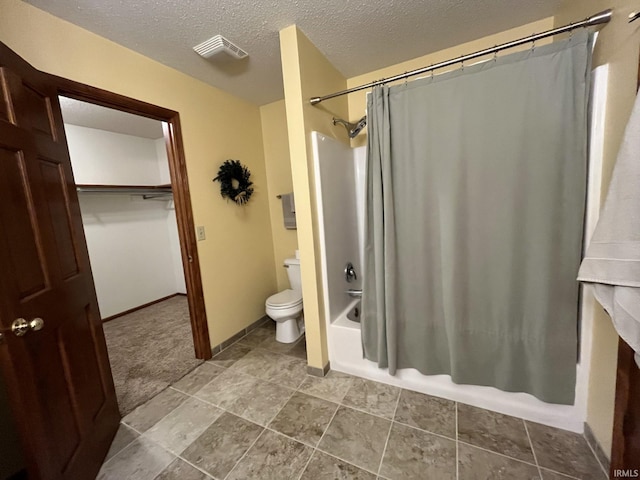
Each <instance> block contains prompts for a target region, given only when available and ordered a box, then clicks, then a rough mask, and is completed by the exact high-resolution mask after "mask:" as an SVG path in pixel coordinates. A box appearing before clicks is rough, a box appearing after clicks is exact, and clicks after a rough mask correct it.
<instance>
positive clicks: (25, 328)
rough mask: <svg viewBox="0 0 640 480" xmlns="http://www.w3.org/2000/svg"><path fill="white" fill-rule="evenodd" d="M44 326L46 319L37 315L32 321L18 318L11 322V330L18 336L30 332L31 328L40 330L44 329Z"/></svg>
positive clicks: (35, 330)
mask: <svg viewBox="0 0 640 480" xmlns="http://www.w3.org/2000/svg"><path fill="white" fill-rule="evenodd" d="M43 327H44V320H42V319H41V318H40V317H36V318H34V319H33V320H31V321H30V322H27V321H26V320H25V319H24V318H17V319H16V320H14V321H13V323H12V324H11V331H12V332H13V333H15V334H16V335H17V336H18V337H22V336H24V335H26V334H27V333H29V330H33V331H34V332H37V331H38V330H42V328H43Z"/></svg>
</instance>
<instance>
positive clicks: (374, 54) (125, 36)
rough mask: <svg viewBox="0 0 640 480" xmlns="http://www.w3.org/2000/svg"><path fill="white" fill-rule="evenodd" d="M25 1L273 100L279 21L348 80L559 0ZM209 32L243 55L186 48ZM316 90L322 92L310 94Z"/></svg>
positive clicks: (539, 14)
mask: <svg viewBox="0 0 640 480" xmlns="http://www.w3.org/2000/svg"><path fill="white" fill-rule="evenodd" d="M26 1H27V3H30V4H32V5H34V6H36V7H38V8H41V9H43V10H46V11H48V12H50V13H52V14H53V15H55V16H58V17H60V18H63V19H65V20H68V21H70V22H71V23H74V24H76V25H79V26H81V27H83V28H86V29H87V30H90V31H92V32H95V33H97V34H98V35H101V36H104V37H106V38H109V39H111V40H113V41H114V42H117V43H120V44H122V45H124V46H126V47H128V48H131V49H132V50H135V51H137V52H140V53H142V54H143V55H146V56H148V57H151V58H154V59H156V60H158V61H159V62H161V63H164V64H166V65H169V66H171V67H174V68H176V69H178V70H180V71H182V72H184V73H186V74H188V75H191V76H193V77H195V78H198V79H200V80H203V81H205V82H207V83H209V84H211V85H214V86H216V87H218V88H221V89H222V90H225V91H227V92H230V93H233V94H235V95H237V96H239V97H242V98H245V99H247V100H249V101H251V102H254V103H257V104H259V105H262V104H265V103H269V102H272V101H275V100H278V99H281V98H283V89H282V72H281V67H280V48H279V39H278V31H279V30H281V29H282V28H284V27H286V26H288V25H291V24H297V25H298V27H299V28H300V29H301V30H302V31H303V32H305V34H306V35H307V36H308V37H309V39H310V40H311V41H312V42H313V43H314V44H315V45H316V46H317V47H318V48H319V49H320V50H321V51H322V52H323V53H324V54H325V55H326V56H327V58H328V59H329V61H331V63H333V65H335V66H336V68H337V69H338V70H339V71H340V72H342V74H343V75H345V77H347V78H349V77H352V76H355V75H360V74H363V73H366V72H370V71H372V70H375V69H378V68H382V67H385V66H387V65H392V64H394V63H398V62H401V61H404V60H409V59H411V58H415V57H418V56H421V55H425V54H427V53H431V52H435V51H438V50H441V49H443V48H447V47H451V46H454V45H457V44H460V43H464V42H467V41H470V40H474V39H476V38H480V37H483V36H486V35H490V34H492V33H497V32H500V31H502V30H507V29H509V28H513V27H516V26H519V25H522V24H525V23H529V22H532V21H535V20H539V19H541V18H545V17H548V16H551V15H553V14H554V12H555V11H556V9H557V7H558V5H559V4H560V0H368V1H364V0H320V1H318V0H289V1H285V0H254V1H251V2H248V1H246V0H189V1H184V0H136V1H130V0H26ZM532 33H534V32H532ZM217 34H221V35H223V36H225V37H226V38H228V39H229V40H231V41H232V42H234V43H236V44H237V45H238V46H239V47H240V48H242V49H244V50H245V51H247V52H248V53H249V57H248V58H246V59H244V60H240V61H234V60H231V59H230V58H229V59H224V60H215V59H211V60H205V59H203V58H201V57H199V56H198V55H197V54H196V53H195V52H194V51H193V50H192V47H193V46H194V45H197V44H199V43H201V42H203V41H204V40H207V39H208V38H210V37H212V36H214V35H217ZM96 54H98V53H97V52H96ZM324 93H329V92H318V94H319V95H321V94H324Z"/></svg>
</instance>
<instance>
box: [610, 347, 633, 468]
mask: <svg viewBox="0 0 640 480" xmlns="http://www.w3.org/2000/svg"><path fill="white" fill-rule="evenodd" d="M633 357H634V352H633V349H632V348H631V347H630V346H629V345H627V342H625V341H624V340H623V339H622V338H621V339H620V340H619V342H618V372H617V375H616V406H615V413H614V417H613V446H612V449H611V471H610V478H622V474H621V473H619V471H620V470H626V471H636V472H637V471H640V369H639V368H638V365H636V362H635V360H634V358H633ZM634 476H635V477H637V476H638V474H636V475H634Z"/></svg>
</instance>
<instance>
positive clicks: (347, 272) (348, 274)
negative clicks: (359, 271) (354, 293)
mask: <svg viewBox="0 0 640 480" xmlns="http://www.w3.org/2000/svg"><path fill="white" fill-rule="evenodd" d="M344 278H345V280H346V281H347V283H351V282H353V281H354V280H357V279H358V275H356V270H355V268H353V263H351V262H348V263H347V265H346V266H345V267H344Z"/></svg>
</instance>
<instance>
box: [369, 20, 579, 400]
mask: <svg viewBox="0 0 640 480" xmlns="http://www.w3.org/2000/svg"><path fill="white" fill-rule="evenodd" d="M590 52H591V40H590V36H588V35H587V34H586V32H583V33H580V34H574V35H573V37H572V38H571V39H569V40H566V41H562V42H557V43H554V44H551V45H548V46H544V47H537V48H535V49H532V50H528V51H526V52H520V53H515V54H512V55H508V56H504V57H501V58H497V59H494V60H490V61H488V62H485V63H483V64H479V65H475V66H471V67H466V68H464V69H459V70H457V71H455V72H452V73H448V74H443V75H439V76H435V77H433V78H424V79H420V80H416V81H414V82H410V83H406V84H401V85H397V86H392V87H387V86H383V87H379V88H376V89H374V91H373V92H372V93H371V94H370V95H369V99H368V104H367V108H368V110H367V115H368V123H369V127H368V128H369V133H368V135H369V139H368V153H367V155H368V159H367V218H366V242H365V272H364V273H365V275H364V276H365V278H364V288H363V289H364V294H363V300H362V304H363V305H362V307H363V317H362V339H363V346H364V354H365V357H366V358H368V359H370V360H373V361H376V362H377V363H378V365H379V366H380V367H383V368H384V367H388V368H389V372H390V373H391V374H394V373H395V371H396V369H398V368H415V369H417V370H419V371H420V372H422V373H423V374H428V375H431V374H449V375H451V378H452V380H453V381H454V382H457V383H467V384H474V385H490V386H494V387H497V388H499V389H502V390H506V391H515V392H527V393H530V394H533V395H535V396H536V397H538V398H539V399H541V400H543V401H546V402H553V403H562V404H571V403H573V401H574V390H575V376H576V360H577V317H578V283H577V282H576V275H577V271H578V266H579V264H580V257H581V245H582V231H583V218H584V205H585V189H586V165H587V97H588V90H589V88H588V81H589V71H590Z"/></svg>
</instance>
